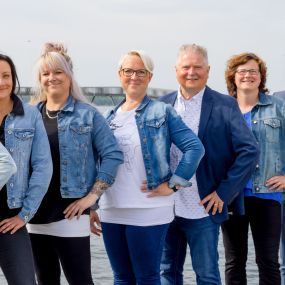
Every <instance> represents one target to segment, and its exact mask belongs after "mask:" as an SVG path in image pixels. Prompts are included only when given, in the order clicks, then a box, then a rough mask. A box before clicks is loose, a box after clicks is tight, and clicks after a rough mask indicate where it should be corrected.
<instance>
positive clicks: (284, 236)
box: [280, 194, 285, 285]
mask: <svg viewBox="0 0 285 285" xmlns="http://www.w3.org/2000/svg"><path fill="white" fill-rule="evenodd" d="M282 196H283V197H282V198H283V199H282V205H281V206H282V207H281V209H282V215H281V220H282V221H281V243H280V257H281V260H280V265H281V266H280V273H281V284H282V285H285V195H284V194H283V195H282Z"/></svg>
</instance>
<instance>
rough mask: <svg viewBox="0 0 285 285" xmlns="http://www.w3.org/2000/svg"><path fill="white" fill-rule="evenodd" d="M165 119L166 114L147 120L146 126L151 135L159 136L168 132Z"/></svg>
mask: <svg viewBox="0 0 285 285" xmlns="http://www.w3.org/2000/svg"><path fill="white" fill-rule="evenodd" d="M165 120H166V119H165V116H163V117H160V118H154V119H151V120H147V121H146V126H147V127H148V129H149V133H150V135H151V137H153V138H158V137H160V136H161V135H164V134H165V132H166V127H165Z"/></svg>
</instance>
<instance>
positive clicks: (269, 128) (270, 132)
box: [263, 118, 281, 143]
mask: <svg viewBox="0 0 285 285" xmlns="http://www.w3.org/2000/svg"><path fill="white" fill-rule="evenodd" d="M263 123H264V125H265V134H266V139H267V141H269V142H273V143H278V142H279V134H280V130H281V121H280V120H279V119H277V118H270V119H265V120H263Z"/></svg>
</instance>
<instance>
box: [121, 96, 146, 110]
mask: <svg viewBox="0 0 285 285" xmlns="http://www.w3.org/2000/svg"><path fill="white" fill-rule="evenodd" d="M144 97H145V95H144V96H143V97H142V96H140V97H132V96H128V95H126V102H125V103H124V104H123V105H122V110H123V111H131V110H133V109H135V108H136V107H138V106H139V105H140V103H141V102H142V101H143V99H144Z"/></svg>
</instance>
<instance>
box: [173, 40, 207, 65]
mask: <svg viewBox="0 0 285 285" xmlns="http://www.w3.org/2000/svg"><path fill="white" fill-rule="evenodd" d="M187 52H193V53H199V54H200V55H202V57H203V58H204V59H205V62H206V63H207V64H208V52H207V49H206V48H204V47H202V46H200V45H196V44H184V45H182V46H181V47H180V48H179V51H178V55H177V61H176V63H177V62H178V61H179V59H180V57H181V56H182V55H183V54H185V53H187Z"/></svg>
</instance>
